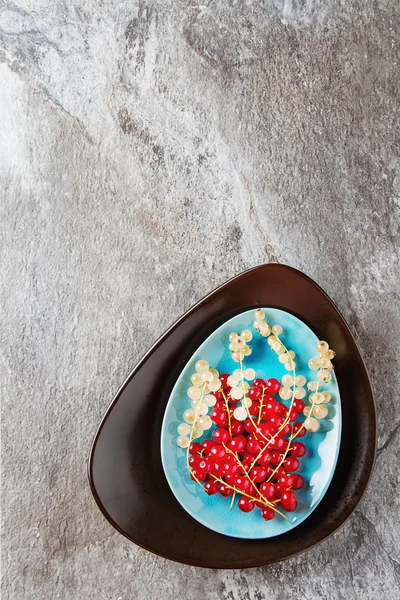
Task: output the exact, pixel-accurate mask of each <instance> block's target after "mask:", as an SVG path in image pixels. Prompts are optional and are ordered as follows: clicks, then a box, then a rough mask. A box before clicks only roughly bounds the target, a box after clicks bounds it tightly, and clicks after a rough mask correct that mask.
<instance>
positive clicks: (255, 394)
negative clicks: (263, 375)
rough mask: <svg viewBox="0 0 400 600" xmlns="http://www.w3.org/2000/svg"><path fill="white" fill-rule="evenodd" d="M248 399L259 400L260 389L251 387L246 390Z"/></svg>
mask: <svg viewBox="0 0 400 600" xmlns="http://www.w3.org/2000/svg"><path fill="white" fill-rule="evenodd" d="M248 396H249V398H250V400H259V398H261V390H260V388H259V387H251V388H250V389H249V391H248Z"/></svg>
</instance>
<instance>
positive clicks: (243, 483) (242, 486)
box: [235, 476, 251, 492]
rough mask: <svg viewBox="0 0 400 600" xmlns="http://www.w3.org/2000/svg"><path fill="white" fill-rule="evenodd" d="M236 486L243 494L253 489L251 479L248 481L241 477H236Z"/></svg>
mask: <svg viewBox="0 0 400 600" xmlns="http://www.w3.org/2000/svg"><path fill="white" fill-rule="evenodd" d="M235 486H236V487H237V489H238V490H240V491H241V492H248V491H249V489H250V488H251V483H250V481H249V479H247V477H240V476H239V477H236V479H235Z"/></svg>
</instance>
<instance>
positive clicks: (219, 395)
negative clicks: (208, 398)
mask: <svg viewBox="0 0 400 600" xmlns="http://www.w3.org/2000/svg"><path fill="white" fill-rule="evenodd" d="M213 394H214V396H215V397H216V399H217V401H220V402H222V400H223V399H224V397H223V395H222V392H220V391H219V390H218V391H216V392H213Z"/></svg>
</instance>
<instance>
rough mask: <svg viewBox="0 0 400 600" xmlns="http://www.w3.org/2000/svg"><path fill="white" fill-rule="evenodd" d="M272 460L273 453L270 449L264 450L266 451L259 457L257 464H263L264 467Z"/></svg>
mask: <svg viewBox="0 0 400 600" xmlns="http://www.w3.org/2000/svg"><path fill="white" fill-rule="evenodd" d="M253 460H254V458H253ZM270 460H271V454H270V453H269V452H268V450H264V452H263V453H262V454H261V456H259V457H258V459H257V464H259V465H261V466H262V467H266V466H267V465H268V464H269V461H270Z"/></svg>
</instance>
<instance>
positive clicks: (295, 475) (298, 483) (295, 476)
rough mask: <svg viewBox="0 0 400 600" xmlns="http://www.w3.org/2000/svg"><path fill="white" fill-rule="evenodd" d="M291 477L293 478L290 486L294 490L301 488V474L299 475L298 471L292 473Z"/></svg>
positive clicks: (302, 483)
mask: <svg viewBox="0 0 400 600" xmlns="http://www.w3.org/2000/svg"><path fill="white" fill-rule="evenodd" d="M292 479H293V483H292V488H293V489H294V490H301V488H302V487H303V485H304V479H303V477H302V476H301V475H299V474H298V473H293V475H292Z"/></svg>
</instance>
